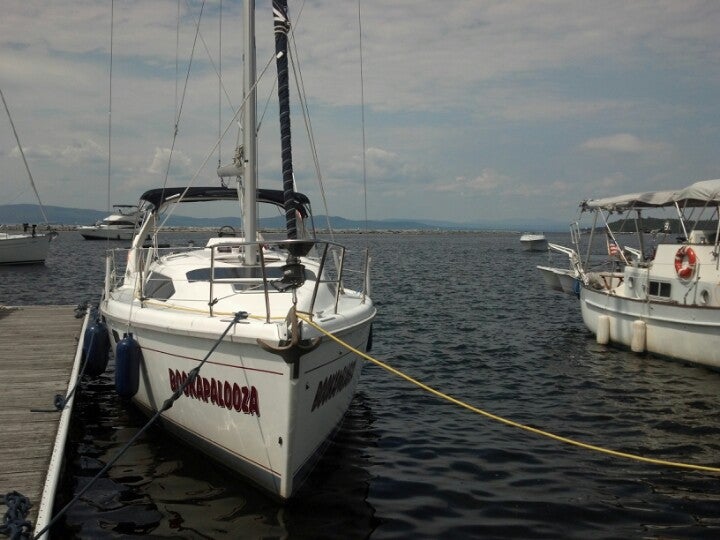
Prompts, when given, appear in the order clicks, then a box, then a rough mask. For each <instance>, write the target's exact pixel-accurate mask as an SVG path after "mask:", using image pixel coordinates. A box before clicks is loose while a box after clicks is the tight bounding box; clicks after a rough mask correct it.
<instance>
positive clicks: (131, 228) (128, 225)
mask: <svg viewBox="0 0 720 540" xmlns="http://www.w3.org/2000/svg"><path fill="white" fill-rule="evenodd" d="M113 208H115V209H116V212H115V213H113V214H110V215H109V216H107V217H106V218H104V219H102V220H100V221H98V222H96V223H95V224H94V225H83V226H81V227H78V232H79V233H80V234H81V235H82V237H83V238H85V240H132V238H133V236H134V235H135V230H136V229H137V227H138V225H139V224H140V222H141V220H142V216H141V215H140V212H139V210H138V207H137V205H129V204H116V205H114V206H113Z"/></svg>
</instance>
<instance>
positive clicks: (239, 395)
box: [168, 369, 260, 416]
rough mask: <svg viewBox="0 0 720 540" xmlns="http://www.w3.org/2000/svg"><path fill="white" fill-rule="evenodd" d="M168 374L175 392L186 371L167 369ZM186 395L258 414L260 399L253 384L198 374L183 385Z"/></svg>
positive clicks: (246, 412) (228, 407) (183, 379)
mask: <svg viewBox="0 0 720 540" xmlns="http://www.w3.org/2000/svg"><path fill="white" fill-rule="evenodd" d="M168 373H169V375H170V389H171V390H172V391H173V392H175V391H176V390H177V389H178V388H180V386H181V385H182V384H183V383H184V382H185V381H187V378H188V376H187V373H185V372H184V371H182V372H181V371H178V370H177V369H176V370H172V369H168ZM183 393H184V394H185V395H186V396H187V397H189V398H192V399H197V400H198V401H204V402H205V403H211V404H213V405H215V406H216V407H220V408H223V409H227V410H229V411H231V410H235V411H237V412H242V413H243V414H252V415H256V416H260V399H259V396H258V391H257V388H255V387H254V386H250V387H247V386H240V385H239V384H238V383H230V382H229V381H216V380H215V379H214V378H210V379H207V378H205V377H200V376H198V377H197V378H196V379H195V382H194V383H191V384H189V385H188V386H187V387H185V390H184V392H183Z"/></svg>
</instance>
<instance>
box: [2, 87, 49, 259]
mask: <svg viewBox="0 0 720 540" xmlns="http://www.w3.org/2000/svg"><path fill="white" fill-rule="evenodd" d="M0 99H2V102H3V106H4V107H5V112H6V113H7V115H8V120H9V121H10V127H11V128H12V131H13V135H14V136H15V141H16V142H17V145H18V150H19V151H20V156H21V157H22V160H23V163H24V164H25V170H26V171H27V173H28V178H29V180H30V185H31V186H32V188H33V191H34V192H35V197H36V198H37V201H38V208H39V209H40V213H41V214H42V216H43V219H44V220H45V224H47V223H48V219H47V215H46V214H45V209H44V208H43V204H42V201H41V200H40V194H39V193H38V190H37V186H35V180H33V176H32V173H31V172H30V165H28V162H27V159H26V158H25V151H24V150H23V147H22V144H20V137H19V136H18V133H17V130H16V129H15V123H14V122H13V119H12V115H11V114H10V107H8V104H7V101H6V100H5V94H3V92H2V89H0ZM48 228H49V227H48ZM55 238H57V233H56V232H54V231H50V232H48V233H47V234H41V233H38V232H37V225H29V224H27V223H23V232H17V233H11V232H7V231H0V265H6V264H42V263H44V262H45V259H46V258H47V255H48V251H49V250H50V242H52V241H53V240H54V239H55Z"/></svg>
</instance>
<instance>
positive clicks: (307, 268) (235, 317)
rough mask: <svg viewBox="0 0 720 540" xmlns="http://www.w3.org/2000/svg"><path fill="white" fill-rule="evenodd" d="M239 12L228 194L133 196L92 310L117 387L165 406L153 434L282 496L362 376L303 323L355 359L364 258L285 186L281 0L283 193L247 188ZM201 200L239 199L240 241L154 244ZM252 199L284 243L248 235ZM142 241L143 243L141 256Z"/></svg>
mask: <svg viewBox="0 0 720 540" xmlns="http://www.w3.org/2000/svg"><path fill="white" fill-rule="evenodd" d="M244 11H245V13H244V19H245V20H244V23H245V33H244V36H245V66H244V67H245V77H244V85H245V86H244V96H245V98H246V101H245V103H244V111H243V113H244V114H243V145H242V146H240V147H239V148H238V149H237V151H236V153H235V159H234V160H233V163H232V164H230V165H228V166H224V167H219V168H218V175H219V176H221V178H234V183H235V186H233V187H225V185H224V183H222V182H221V185H219V186H209V187H190V186H188V187H164V188H158V189H152V190H149V191H147V192H146V193H144V194H143V195H142V196H141V207H142V210H143V213H144V216H145V217H144V221H143V223H142V225H141V226H140V228H139V230H138V231H137V233H136V235H135V238H134V239H133V243H132V246H131V248H130V249H129V251H128V250H111V251H110V252H109V257H108V262H107V277H106V281H105V292H104V295H103V298H102V301H101V304H100V309H101V312H102V315H103V318H104V320H105V322H106V323H107V326H108V330H109V334H110V339H111V342H112V343H114V344H115V346H116V347H117V352H116V386H117V390H118V392H119V393H120V394H121V395H122V396H125V397H129V398H131V399H132V400H133V402H134V403H135V404H137V405H138V406H139V407H140V408H141V409H142V410H144V411H146V412H148V413H149V414H154V413H156V411H160V410H164V411H165V412H164V413H163V415H162V416H161V418H162V423H163V426H164V427H166V428H167V429H168V430H170V431H171V432H172V433H174V434H175V435H177V436H179V437H180V438H182V439H184V440H185V441H187V442H188V443H189V444H191V445H192V446H195V447H196V448H198V449H199V450H200V451H202V452H204V453H206V454H207V455H209V456H211V457H213V458H215V459H216V460H218V461H219V462H221V463H223V464H225V465H227V466H228V467H230V468H231V469H233V470H234V471H235V472H237V473H239V474H240V475H242V476H244V477H246V478H247V479H249V480H250V481H252V482H253V483H254V484H256V485H258V486H260V487H261V488H263V489H264V490H266V491H267V492H269V493H271V494H272V495H274V496H276V497H278V498H280V499H283V500H284V499H288V498H290V497H292V496H293V495H294V494H295V493H296V492H297V490H298V488H299V487H300V486H301V485H302V483H303V480H304V479H305V478H306V477H307V475H308V474H309V473H310V471H311V470H312V468H313V465H314V464H315V463H316V462H317V460H318V459H319V458H320V456H321V455H322V452H323V450H324V448H325V447H326V445H327V442H328V441H329V439H330V437H331V436H332V435H333V433H334V432H335V431H336V430H337V429H338V427H339V426H340V424H341V422H342V420H343V418H344V415H345V413H346V411H347V409H348V407H349V405H350V402H351V400H352V399H353V395H354V392H355V388H356V385H357V383H358V380H359V377H360V371H361V362H360V361H359V359H358V357H357V356H356V355H355V354H354V353H352V352H350V351H349V350H345V349H343V348H342V347H339V346H338V345H337V344H336V343H335V342H334V341H332V340H330V339H328V338H327V337H325V336H324V335H323V333H322V332H320V331H319V330H318V329H316V328H314V327H313V326H311V325H310V324H308V323H307V322H305V321H303V319H309V320H311V321H312V322H313V325H317V326H318V327H320V328H322V329H323V330H324V331H325V332H329V333H332V334H334V335H337V336H338V337H339V338H341V339H342V340H344V341H345V342H347V343H349V344H351V345H352V346H353V347H354V348H356V349H357V350H361V351H365V350H368V349H369V347H370V343H371V325H372V322H373V319H374V317H375V314H376V310H375V307H374V305H373V302H372V301H371V299H370V297H369V295H368V289H369V273H368V265H369V258H368V257H367V254H366V253H365V254H364V256H360V254H357V255H356V256H357V261H356V262H357V263H359V264H358V268H357V269H356V270H355V271H354V272H353V271H352V268H350V267H351V265H350V259H351V258H352V256H353V254H352V253H351V252H350V251H349V250H346V248H345V247H344V246H342V245H340V244H338V243H335V242H332V241H324V240H320V239H318V238H317V237H316V236H315V231H314V226H313V221H312V213H311V207H310V201H309V200H308V198H307V197H306V196H305V195H303V194H302V193H299V192H296V191H295V186H294V179H293V168H292V166H293V165H292V148H291V145H290V116H289V112H290V98H289V81H288V79H289V77H288V47H287V37H288V32H289V29H290V22H289V20H288V18H287V2H286V1H284V0H279V1H278V0H276V1H274V2H273V12H274V21H275V23H274V26H275V40H276V59H277V60H276V61H277V71H278V98H279V107H280V119H281V144H282V148H281V151H282V174H283V184H282V186H283V189H282V190H280V189H278V190H270V189H258V188H257V178H256V175H257V165H256V155H257V150H256V142H257V141H256V138H257V129H256V126H257V120H256V84H255V81H256V68H255V43H254V26H255V18H254V11H255V5H254V1H253V0H248V1H246V2H245V5H244ZM210 201H213V202H215V201H237V202H240V203H241V204H242V219H243V229H244V231H243V233H244V236H243V237H227V236H224V237H214V238H210V239H209V241H208V242H207V244H206V245H205V246H204V247H201V248H195V247H191V248H182V249H179V248H169V249H164V248H161V247H158V239H157V233H158V231H159V230H161V229H162V227H161V226H162V223H161V221H160V217H161V213H162V212H164V211H166V210H169V209H171V208H172V209H174V208H176V207H177V206H176V205H177V204H180V203H190V202H193V203H198V202H210ZM258 203H263V204H267V205H271V206H276V207H278V208H279V209H280V210H281V211H282V212H283V213H284V215H285V220H286V234H285V238H282V239H280V240H274V241H271V240H267V239H263V238H262V236H261V235H260V234H259V233H258V232H257V228H256V221H257V208H256V207H257V204H258ZM148 235H150V236H151V238H152V246H151V247H143V241H144V239H145V238H146V237H147V236H148ZM351 282H355V283H357V284H358V285H359V286H358V287H357V290H353V289H351V288H350V287H349V286H348V284H349V283H351ZM200 368H201V370H200V371H198V370H199V369H200ZM173 393H176V395H177V397H179V399H177V401H176V402H175V403H174V405H173V406H172V408H169V409H167V410H166V409H165V404H166V403H167V401H166V400H168V398H170V396H171V395H172V394H173Z"/></svg>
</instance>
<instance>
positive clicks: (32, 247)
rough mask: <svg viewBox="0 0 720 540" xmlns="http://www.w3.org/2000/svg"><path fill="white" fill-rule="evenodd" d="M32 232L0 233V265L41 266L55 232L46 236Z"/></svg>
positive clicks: (33, 227) (33, 228) (33, 229)
mask: <svg viewBox="0 0 720 540" xmlns="http://www.w3.org/2000/svg"><path fill="white" fill-rule="evenodd" d="M35 230H36V226H35V225H33V226H32V232H16V233H14V232H5V231H0V264H3V265H4V264H42V263H44V262H45V259H46V258H47V254H48V250H49V249H50V242H52V241H53V240H54V239H55V238H56V237H57V233H56V232H50V233H47V234H40V233H36V232H35Z"/></svg>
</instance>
